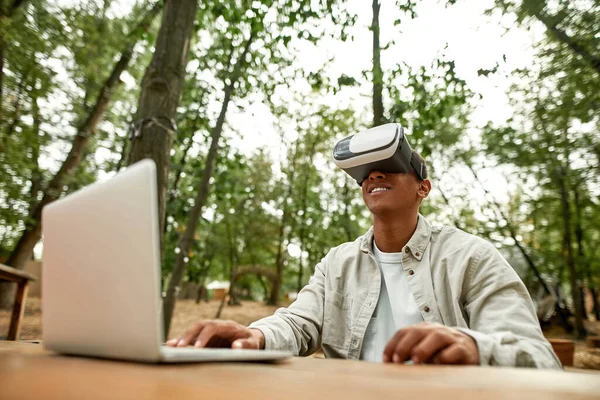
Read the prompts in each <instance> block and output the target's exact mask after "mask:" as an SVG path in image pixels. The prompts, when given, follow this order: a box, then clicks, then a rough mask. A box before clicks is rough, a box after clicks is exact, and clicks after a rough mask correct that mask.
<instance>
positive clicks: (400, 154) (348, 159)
mask: <svg viewBox="0 0 600 400" xmlns="http://www.w3.org/2000/svg"><path fill="white" fill-rule="evenodd" d="M333 161H334V162H335V165H337V166H338V167H340V168H341V169H343V170H344V171H345V172H346V173H347V174H348V175H350V176H351V177H352V178H354V179H355V180H356V182H357V183H358V184H359V185H362V182H363V181H364V180H365V179H367V177H368V176H369V174H370V173H371V171H375V170H377V171H381V172H393V173H408V172H410V171H411V170H414V171H415V172H416V173H417V176H418V177H419V179H421V180H423V179H425V178H427V168H426V167H425V165H424V164H423V163H422V162H421V161H419V159H418V158H417V157H415V156H414V155H413V153H412V149H411V147H410V145H409V144H408V141H407V140H406V135H405V134H404V129H403V128H402V127H401V126H400V124H385V125H381V126H378V127H375V128H371V129H367V130H366V131H362V132H359V133H357V134H356V135H352V136H348V137H345V138H343V139H342V140H340V141H339V142H337V143H336V145H335V147H334V148H333Z"/></svg>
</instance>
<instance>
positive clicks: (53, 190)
mask: <svg viewBox="0 0 600 400" xmlns="http://www.w3.org/2000/svg"><path fill="white" fill-rule="evenodd" d="M157 4H158V3H157ZM159 10H160V6H158V5H156V6H155V7H154V8H153V9H152V10H151V11H150V12H149V13H148V14H147V15H146V16H145V18H144V20H143V21H142V23H141V24H140V25H138V27H137V28H136V31H138V30H140V29H144V30H146V29H147V28H148V26H149V25H150V23H151V22H152V18H153V17H154V16H155V15H156V14H157V13H158V11H159ZM138 37H139V35H136V36H135V40H134V41H130V42H129V43H128V44H127V46H126V47H125V48H124V50H123V52H122V53H121V57H120V58H119V61H117V63H116V64H115V66H114V68H113V70H112V71H111V74H110V76H109V77H108V79H107V80H106V81H105V82H104V85H103V86H102V89H101V90H100V93H99V95H98V98H97V99H96V103H95V105H94V107H93V108H92V110H91V111H90V113H89V115H88V116H87V118H86V119H85V121H84V122H83V123H82V124H81V125H80V126H79V128H78V129H77V134H76V135H75V138H74V139H73V143H72V146H71V150H70V151H69V154H68V155H67V158H66V159H65V161H64V162H63V164H62V165H61V167H60V169H59V170H58V172H57V173H56V175H54V177H53V178H52V180H51V181H50V183H49V184H48V187H47V188H46V190H44V194H43V196H42V200H40V202H39V203H38V204H37V205H36V207H35V208H34V210H33V212H32V213H31V214H30V215H29V217H28V218H27V222H26V223H25V231H24V232H23V234H22V235H21V237H20V238H19V241H18V242H17V244H16V246H15V248H14V249H13V251H12V253H11V254H10V256H9V258H8V260H7V261H6V264H7V265H9V266H11V267H14V268H17V269H23V268H24V266H25V263H26V262H27V260H28V259H30V258H31V254H32V252H33V248H34V247H35V245H36V244H37V242H38V241H39V240H40V237H41V234H42V225H41V216H42V209H43V208H44V207H45V206H46V205H48V204H50V203H51V202H53V201H54V200H56V199H57V198H58V197H59V196H60V194H61V193H62V191H63V187H64V185H65V184H66V183H68V182H67V181H68V177H69V175H71V174H72V173H73V170H74V169H75V168H76V167H77V166H78V165H79V163H80V161H81V156H82V153H83V151H84V149H85V146H86V145H87V143H88V141H89V139H90V137H91V136H92V135H94V133H95V131H96V126H97V125H98V123H99V122H100V121H101V120H102V117H103V115H104V112H105V110H106V107H107V106H108V103H109V101H110V99H111V96H112V94H113V92H114V90H115V89H116V87H117V86H118V85H119V84H120V83H121V81H120V79H119V77H120V76H121V73H123V71H125V69H126V68H127V66H128V65H129V62H130V60H131V57H132V55H133V48H134V46H135V45H136V44H137V41H138ZM2 286H3V285H2ZM2 286H0V308H5V307H8V306H10V304H11V303H12V297H13V296H12V292H11V291H10V290H8V291H7V290H6V289H4V287H2ZM8 292H11V293H8Z"/></svg>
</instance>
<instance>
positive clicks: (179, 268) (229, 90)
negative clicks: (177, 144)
mask: <svg viewBox="0 0 600 400" xmlns="http://www.w3.org/2000/svg"><path fill="white" fill-rule="evenodd" d="M254 34H255V33H254V32H252V33H251V34H250V37H249V38H248V40H247V41H246V43H245V46H244V50H243V51H242V54H241V55H240V57H239V58H238V60H237V62H236V64H235V66H234V68H233V72H232V74H231V77H230V81H229V83H228V84H227V85H226V86H225V90H224V97H223V104H222V105H221V111H220V113H219V117H218V118H217V123H216V125H215V127H214V128H213V130H212V132H211V143H210V148H209V150H208V154H207V156H206V164H205V166H204V172H203V173H202V179H201V180H200V184H199V186H198V192H197V194H196V199H195V203H194V207H192V209H191V210H190V213H189V215H188V219H187V224H186V228H185V232H184V233H183V235H182V236H181V238H180V239H179V242H178V244H177V247H179V249H180V252H179V254H178V255H177V258H176V260H175V265H174V266H173V275H172V277H171V280H170V281H169V287H168V289H167V296H166V297H165V300H164V305H163V318H164V327H165V335H168V333H169V329H170V327H171V318H172V316H173V310H174V308H175V292H176V289H177V287H179V285H180V284H181V280H182V279H183V276H184V274H185V266H186V261H185V259H186V258H187V256H188V252H189V248H190V246H191V244H192V241H193V240H194V234H195V232H196V227H197V226H198V219H199V218H200V215H201V214H202V208H203V207H204V205H205V204H206V199H207V198H208V192H209V189H210V178H211V176H212V174H213V170H214V169H215V164H216V161H217V153H218V149H219V139H220V138H221V134H222V132H223V125H224V124H225V117H226V115H227V108H228V107H229V103H230V101H231V97H232V95H233V90H234V85H235V83H236V82H237V80H238V79H239V77H240V75H241V73H242V71H243V69H244V67H245V64H246V55H247V54H248V51H249V50H250V45H251V44H252V42H253V41H254ZM232 56H233V54H232Z"/></svg>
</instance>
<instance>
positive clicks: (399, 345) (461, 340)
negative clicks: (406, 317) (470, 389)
mask: <svg viewBox="0 0 600 400" xmlns="http://www.w3.org/2000/svg"><path fill="white" fill-rule="evenodd" d="M408 360H412V362H413V363H415V364H422V363H429V364H475V365H478V364H479V350H477V343H476V342H475V339H473V338H472V337H471V336H469V335H467V334H466V333H463V332H461V331H459V330H458V329H454V328H449V327H447V326H444V325H440V324H432V323H428V322H423V323H420V324H417V325H414V326H410V327H408V328H404V329H400V330H399V331H398V332H396V334H395V335H394V336H393V337H392V338H391V339H390V341H389V342H388V344H387V346H385V350H384V351H383V362H388V363H389V362H394V363H403V362H405V361H408Z"/></svg>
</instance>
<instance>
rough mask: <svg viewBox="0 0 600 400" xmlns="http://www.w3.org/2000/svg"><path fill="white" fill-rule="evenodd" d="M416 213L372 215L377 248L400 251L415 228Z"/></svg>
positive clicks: (385, 251)
mask: <svg viewBox="0 0 600 400" xmlns="http://www.w3.org/2000/svg"><path fill="white" fill-rule="evenodd" d="M418 219H419V214H418V213H410V214H408V213H407V214H406V215H394V217H393V218H390V216H389V215H388V216H380V217H378V216H373V235H374V237H375V243H376V244H377V248H378V249H379V250H381V251H382V252H384V253H397V252H400V251H402V249H403V248H404V246H406V244H407V243H408V241H409V240H410V238H411V237H412V235H413V233H415V230H416V229H417V221H418Z"/></svg>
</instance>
